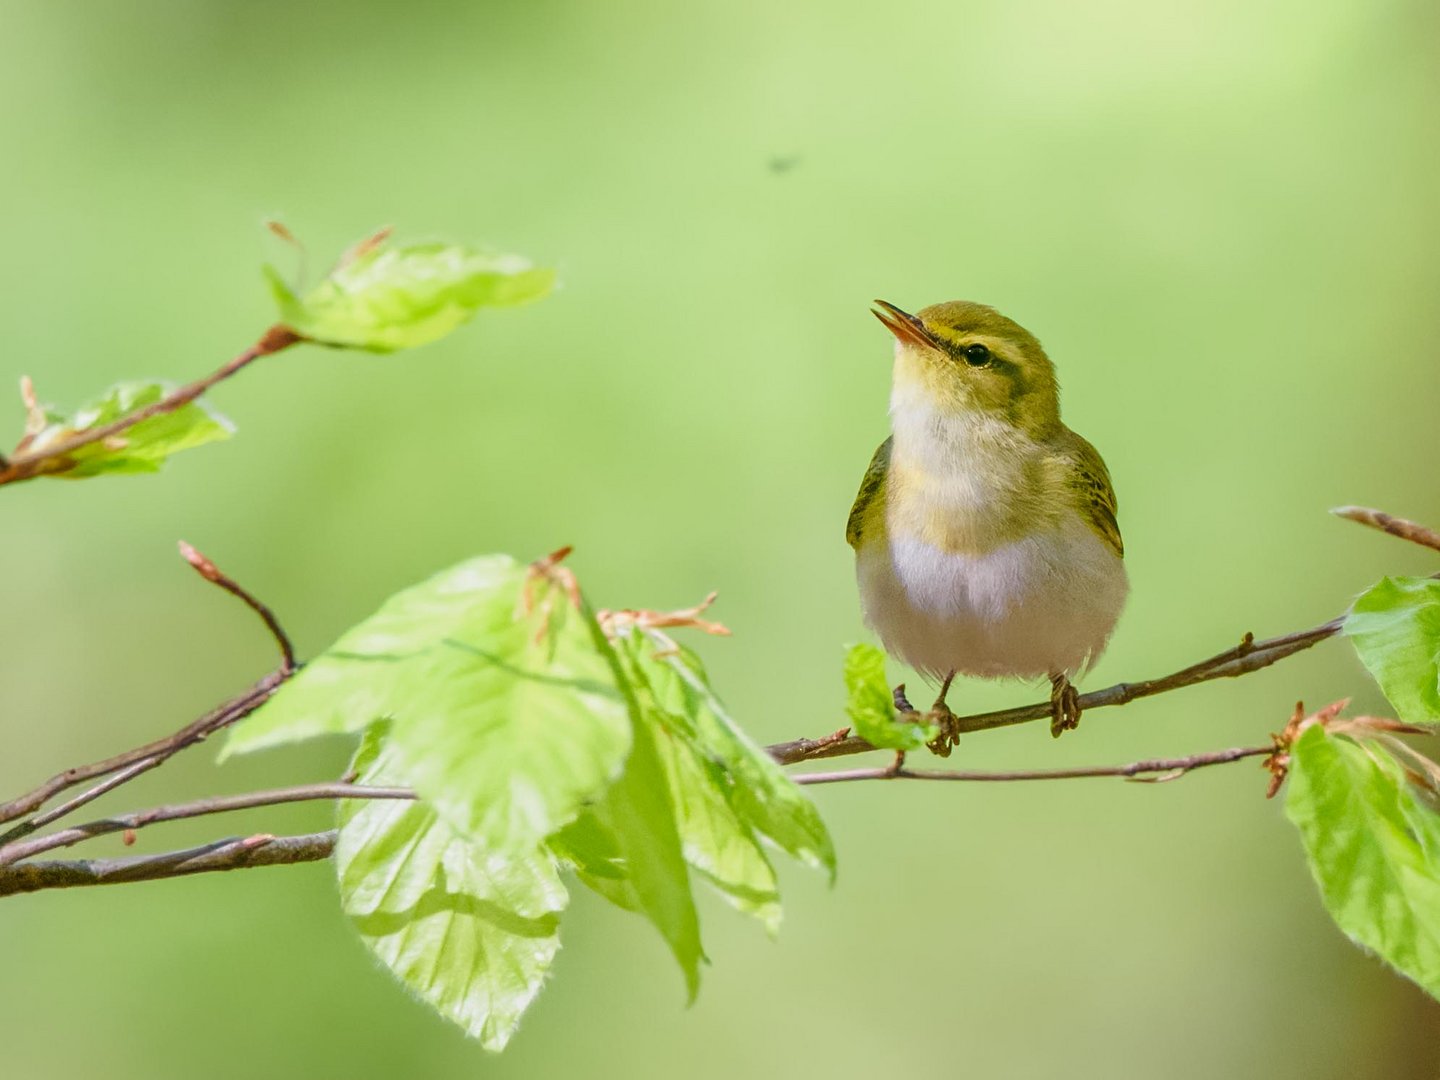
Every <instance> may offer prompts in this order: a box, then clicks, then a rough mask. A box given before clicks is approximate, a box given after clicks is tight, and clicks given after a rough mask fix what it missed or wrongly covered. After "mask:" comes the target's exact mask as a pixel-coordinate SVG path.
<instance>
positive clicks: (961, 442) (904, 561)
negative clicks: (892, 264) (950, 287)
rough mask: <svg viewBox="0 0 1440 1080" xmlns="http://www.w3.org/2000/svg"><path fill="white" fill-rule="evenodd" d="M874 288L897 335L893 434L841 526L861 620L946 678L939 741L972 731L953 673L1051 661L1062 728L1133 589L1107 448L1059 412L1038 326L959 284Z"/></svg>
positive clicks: (1071, 722) (1075, 718) (937, 719)
mask: <svg viewBox="0 0 1440 1080" xmlns="http://www.w3.org/2000/svg"><path fill="white" fill-rule="evenodd" d="M876 305H877V310H875V311H874V315H875V316H876V317H877V318H878V319H879V320H880V321H881V322H882V323H884V324H885V327H886V329H888V330H889V331H890V333H891V334H893V335H894V336H895V366H894V379H893V388H892V391H891V395H890V425H891V431H892V434H891V436H890V438H888V439H886V440H885V441H884V442H883V443H881V444H880V448H879V449H878V450H876V451H875V456H874V458H873V459H872V460H871V462H870V467H869V468H868V469H867V470H866V471H865V477H864V479H863V480H862V481H861V482H860V492H859V494H858V495H857V496H856V497H855V505H854V506H853V507H852V508H851V510H850V520H849V522H848V524H847V526H846V529H845V538H846V540H847V541H849V543H850V546H851V547H853V548H854V549H855V571H856V577H857V580H858V582H859V586H860V599H861V605H862V607H863V609H864V614H865V621H866V623H867V624H869V625H870V626H871V627H872V628H873V629H874V630H875V631H876V632H877V633H878V634H879V636H880V640H881V642H882V644H883V645H884V646H885V649H886V651H887V652H889V653H890V654H891V655H892V656H895V657H897V658H898V659H900V660H902V661H903V662H905V663H906V664H909V665H910V666H911V667H913V668H915V669H916V670H918V671H920V672H922V673H924V674H925V675H927V676H929V677H931V678H935V679H939V680H940V682H941V687H940V696H939V698H938V699H937V700H936V702H935V705H934V706H933V708H932V709H931V711H930V713H929V716H928V719H929V720H930V721H931V722H933V723H936V724H938V725H939V727H940V734H939V736H938V737H937V738H936V739H935V740H934V741H933V742H932V743H931V744H930V748H931V749H932V750H933V751H935V752H936V753H938V754H941V755H942V756H948V755H949V753H950V748H951V747H952V746H954V744H955V741H956V736H957V734H958V732H957V730H956V722H955V715H954V713H952V712H951V711H950V709H949V707H948V706H947V705H946V703H945V697H946V693H947V692H948V691H949V689H950V683H951V680H952V679H953V678H954V677H955V676H956V675H957V674H963V675H979V676H985V677H990V678H996V677H1006V676H1010V677H1019V678H1041V677H1048V678H1049V679H1050V684H1051V693H1050V704H1051V722H1050V731H1051V734H1052V735H1055V736H1057V737H1058V736H1059V735H1060V734H1061V733H1062V732H1064V731H1067V730H1069V729H1072V728H1074V727H1075V726H1076V725H1077V724H1078V723H1079V720H1080V706H1079V700H1078V698H1079V695H1078V694H1077V692H1076V690H1075V688H1074V686H1073V685H1072V683H1071V681H1070V680H1071V679H1072V678H1075V677H1076V676H1077V674H1078V673H1079V672H1081V671H1083V670H1084V669H1085V668H1086V667H1087V666H1088V665H1089V664H1090V663H1092V662H1093V661H1094V660H1095V659H1096V658H1097V657H1098V656H1099V655H1100V652H1101V651H1102V650H1103V649H1104V648H1105V643H1106V641H1107V640H1108V639H1109V637H1110V632H1111V630H1112V629H1114V626H1115V621H1116V619H1118V618H1119V616H1120V609H1121V607H1122V606H1123V605H1124V603H1125V596H1126V593H1127V592H1128V591H1129V584H1128V581H1127V579H1126V576H1125V566H1124V563H1123V561H1122V559H1123V556H1124V552H1125V549H1124V546H1123V544H1122V542H1121V539H1120V527H1119V525H1118V524H1117V523H1116V520H1115V512H1116V511H1115V506H1116V504H1115V491H1114V489H1113V488H1112V487H1111V485H1110V474H1109V472H1108V470H1107V469H1106V468H1105V462H1104V460H1103V459H1102V458H1101V457H1100V454H1099V453H1098V452H1097V451H1096V450H1095V448H1094V447H1093V446H1091V445H1090V444H1089V443H1088V442H1086V441H1085V440H1084V439H1082V438H1081V437H1080V436H1079V435H1077V434H1075V432H1073V431H1071V430H1070V429H1069V428H1068V427H1066V426H1065V425H1064V424H1063V423H1061V421H1060V396H1059V388H1058V386H1057V384H1056V381H1055V368H1054V365H1053V364H1051V362H1050V358H1049V357H1048V356H1046V355H1045V350H1044V349H1043V348H1041V347H1040V342H1039V341H1037V340H1036V339H1035V337H1034V335H1033V334H1031V333H1030V332H1029V331H1028V330H1026V329H1025V328H1024V327H1022V326H1020V325H1019V324H1018V323H1016V322H1013V321H1012V320H1010V319H1008V318H1006V317H1005V316H1004V315H1001V314H1000V313H999V312H998V311H996V310H995V309H993V308H989V307H985V306H984V305H983V304H972V303H969V302H966V301H963V300H956V301H952V302H950V303H946V304H935V305H933V306H931V307H927V308H922V309H921V310H920V311H919V312H918V313H917V314H914V315H911V314H908V313H906V312H904V311H902V310H901V309H900V308H898V307H896V306H895V305H894V304H890V303H886V302H885V301H883V300H877V301H876ZM901 697H902V695H900V694H898V693H897V698H901Z"/></svg>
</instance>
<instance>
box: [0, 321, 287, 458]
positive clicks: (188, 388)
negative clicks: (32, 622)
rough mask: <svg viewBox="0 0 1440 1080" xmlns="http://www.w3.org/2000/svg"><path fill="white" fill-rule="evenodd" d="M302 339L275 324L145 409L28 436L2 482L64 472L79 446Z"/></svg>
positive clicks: (190, 397) (177, 404) (187, 398)
mask: <svg viewBox="0 0 1440 1080" xmlns="http://www.w3.org/2000/svg"><path fill="white" fill-rule="evenodd" d="M300 340H302V339H301V338H300V336H299V335H298V334H296V333H295V332H294V331H293V330H291V329H290V328H289V327H286V326H280V325H276V326H272V327H271V328H270V329H269V330H267V331H266V332H265V334H264V335H263V336H262V337H261V338H260V340H259V341H257V342H256V343H255V344H254V345H251V346H250V348H248V349H246V350H245V351H244V352H242V353H241V354H240V355H239V356H237V357H235V358H234V359H233V360H230V361H229V362H228V363H225V364H223V365H221V366H220V367H219V368H216V369H215V370H214V371H212V372H211V373H210V374H209V375H206V376H204V377H203V378H200V379H196V380H195V381H194V382H191V383H186V384H185V385H184V386H181V387H179V388H177V389H175V390H172V391H171V392H170V393H169V394H166V395H165V396H164V397H163V398H161V399H160V400H159V401H157V402H154V403H153V404H151V405H147V406H145V407H144V408H143V409H136V410H135V411H134V412H132V413H127V414H126V415H124V416H122V417H120V418H119V419H116V420H112V421H111V422H110V423H108V424H101V425H100V426H98V427H92V428H86V429H84V430H83V431H77V432H75V433H74V434H72V435H71V436H70V437H69V438H65V439H60V440H59V441H58V442H53V443H46V444H42V445H39V446H36V445H34V444H33V442H32V441H31V440H30V439H29V438H28V437H27V439H26V440H25V441H24V442H22V444H21V446H20V448H18V449H17V450H16V452H15V453H13V454H11V455H10V458H9V460H8V462H6V464H5V465H4V467H3V468H0V485H3V484H11V483H15V482H17V481H20V480H29V479H31V478H32V477H36V476H41V475H43V474H45V473H53V472H64V471H65V469H66V468H67V467H68V466H67V464H66V462H65V458H66V457H67V456H68V455H70V454H73V453H74V452H75V451H76V450H79V449H81V448H82V447H85V446H90V445H91V444H93V443H97V442H103V441H105V440H106V439H112V438H114V437H115V436H117V435H119V434H120V433H121V432H122V431H126V430H128V429H129V428H132V427H134V426H135V425H136V424H138V423H140V422H141V421H142V420H148V419H150V418H151V417H152V416H160V415H162V414H164V413H169V412H174V411H175V410H176V409H179V408H181V407H183V406H185V405H188V404H190V402H192V401H194V400H195V399H196V398H198V397H199V396H200V395H201V394H203V393H204V392H205V391H206V390H209V389H210V388H211V387H212V386H214V385H215V384H216V383H218V382H221V381H223V380H225V379H228V378H230V376H232V375H234V374H235V373H236V372H238V371H240V370H241V369H242V368H244V367H246V366H247V365H248V364H251V363H253V362H254V361H256V360H258V359H260V357H262V356H269V355H271V354H272V353H277V352H279V351H280V350H281V349H287V348H289V347H290V346H291V345H294V344H295V343H296V342H298V341H300Z"/></svg>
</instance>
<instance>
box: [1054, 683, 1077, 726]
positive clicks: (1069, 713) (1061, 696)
mask: <svg viewBox="0 0 1440 1080" xmlns="http://www.w3.org/2000/svg"><path fill="white" fill-rule="evenodd" d="M1079 726H1080V692H1079V691H1078V690H1076V689H1075V685H1074V684H1073V683H1072V682H1071V681H1070V680H1069V679H1068V678H1066V677H1065V676H1064V675H1051V676H1050V734H1051V736H1052V737H1054V738H1056V739H1058V738H1059V737H1060V736H1061V735H1063V734H1065V732H1067V731H1074V730H1075V729H1076V728H1077V727H1079Z"/></svg>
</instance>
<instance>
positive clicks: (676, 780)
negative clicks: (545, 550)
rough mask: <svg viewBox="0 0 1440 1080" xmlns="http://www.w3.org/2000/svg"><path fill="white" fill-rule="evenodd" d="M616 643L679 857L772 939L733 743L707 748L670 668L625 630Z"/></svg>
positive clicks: (772, 881)
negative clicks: (662, 783)
mask: <svg viewBox="0 0 1440 1080" xmlns="http://www.w3.org/2000/svg"><path fill="white" fill-rule="evenodd" d="M616 644H617V651H618V653H619V655H620V657H621V658H622V661H623V664H624V669H625V673H626V675H627V677H628V678H629V680H630V682H631V685H632V687H633V688H634V690H635V694H636V698H637V701H638V702H639V704H640V708H641V710H642V711H643V712H645V713H646V715H648V716H649V717H651V718H652V720H653V721H654V725H653V727H654V731H655V735H656V738H655V744H656V750H657V752H658V753H659V755H660V759H661V761H662V763H663V764H664V768H665V775H666V778H667V782H668V788H669V791H670V797H671V801H672V803H673V804H674V809H675V820H676V824H677V827H678V828H679V831H680V838H681V841H682V847H683V850H684V854H685V860H686V861H687V862H688V863H689V864H690V866H691V867H692V868H693V869H695V870H696V871H697V872H698V873H699V874H700V876H701V877H702V878H704V879H705V880H707V881H708V882H710V884H711V885H713V886H714V887H715V888H716V889H717V890H718V891H719V892H720V894H721V895H722V896H724V897H725V899H726V900H727V901H728V902H729V903H730V904H732V905H733V906H734V907H735V908H737V909H738V910H740V911H743V912H745V913H746V914H749V915H753V916H755V917H756V918H757V919H759V920H760V921H761V922H762V923H763V924H764V926H765V928H766V929H767V930H769V931H770V932H771V933H772V934H773V933H774V932H775V931H776V930H777V929H778V928H779V925H780V915H781V909H780V889H779V882H778V881H777V880H776V877H775V869H774V867H773V866H771V864H770V860H769V858H768V857H767V856H766V854H765V851H764V849H763V848H762V847H761V846H760V840H759V838H758V836H757V834H756V832H755V830H754V829H753V828H752V826H751V824H750V822H749V821H748V820H747V819H746V817H745V810H746V803H745V801H744V800H742V799H741V798H739V797H738V796H737V791H738V786H739V781H738V780H737V778H736V776H735V774H734V773H733V772H732V771H731V769H730V768H729V767H728V766H727V764H726V761H725V754H726V753H727V752H730V753H733V750H734V747H733V745H731V744H729V743H728V742H727V743H722V745H720V746H713V745H709V744H707V742H706V741H705V740H704V739H703V738H702V737H701V735H700V732H699V730H698V729H697V728H696V725H695V722H694V719H693V718H692V716H691V715H689V714H688V713H687V712H685V711H683V710H685V709H687V708H688V707H689V706H690V704H691V700H692V699H691V698H690V697H689V696H687V695H686V693H685V687H684V684H683V683H682V682H681V680H680V677H679V675H678V674H677V673H676V672H675V670H674V668H672V667H671V666H670V665H669V664H668V663H665V662H664V661H663V659H656V655H657V647H656V645H655V643H654V642H652V641H650V640H648V639H647V638H645V637H644V635H642V634H641V633H640V632H639V631H638V630H632V631H630V632H628V633H627V634H625V635H623V636H622V637H621V638H620V639H619V640H618V642H617V643H616ZM661 655H662V656H663V655H664V650H662V651H661ZM696 663H698V661H696ZM757 750H758V748H757ZM758 752H759V753H763V751H758ZM817 857H818V856H817Z"/></svg>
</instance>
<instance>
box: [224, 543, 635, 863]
mask: <svg viewBox="0 0 1440 1080" xmlns="http://www.w3.org/2000/svg"><path fill="white" fill-rule="evenodd" d="M597 634H598V629H596V628H595V627H594V620H593V619H592V618H591V617H590V616H589V614H588V613H586V612H583V611H580V610H577V609H576V608H574V607H573V606H572V605H571V603H570V600H569V598H568V597H567V596H566V595H565V593H564V590H563V589H561V588H560V587H559V586H557V585H555V584H552V583H551V582H550V581H548V580H545V579H543V578H534V577H533V576H532V575H531V574H530V572H529V570H528V568H527V567H525V566H523V565H521V564H519V563H516V562H515V561H514V560H512V559H509V558H507V557H503V556H487V557H482V558H477V559H471V560H469V561H467V562H464V563H461V564H459V565H458V566H455V567H452V568H451V569H449V570H447V571H444V572H443V573H441V574H438V575H436V576H435V577H433V578H431V579H430V580H428V581H426V582H423V583H421V584H419V585H416V586H414V587H412V588H410V589H406V590H405V591H403V592H401V593H398V594H396V595H395V596H393V597H391V599H390V600H388V601H386V603H385V604H384V605H383V606H382V607H381V608H380V610H379V611H378V612H376V613H375V614H374V615H373V616H371V617H370V618H369V619H366V620H365V621H364V622H362V623H360V624H359V625H358V626H356V627H354V628H353V629H351V630H350V631H348V632H347V633H345V634H344V635H343V636H342V637H341V638H340V640H339V641H337V642H336V643H335V644H334V645H333V646H331V647H330V648H329V649H327V650H326V651H325V652H324V653H322V654H321V655H320V656H318V657H316V658H315V660H313V661H311V662H310V663H309V664H308V665H306V667H305V668H304V669H303V670H302V671H301V672H300V673H299V674H298V675H296V676H295V678H294V679H292V680H291V681H290V682H289V683H287V684H286V685H285V686H284V687H282V688H281V689H280V691H279V692H278V693H277V694H276V695H275V696H274V697H273V698H272V699H271V700H270V701H269V702H268V703H266V705H265V706H264V707H262V708H261V709H260V710H258V711H257V712H256V713H255V714H254V715H253V716H251V717H250V718H248V719H247V720H245V721H244V722H242V723H241V724H240V725H239V726H238V727H237V728H236V729H235V731H234V733H233V734H232V736H231V740H230V744H229V746H228V747H227V752H235V751H247V750H254V749H257V748H260V747H264V746H273V745H276V744H279V743H285V742H291V741H294V740H296V739H301V738H306V737H309V736H313V735H319V734H325V733H330V732H353V731H358V730H360V729H361V728H364V727H366V726H368V725H369V724H370V723H371V722H372V721H374V720H375V719H378V718H380V717H386V716H388V717H392V718H394V721H395V725H394V731H393V734H392V736H391V741H392V742H393V744H394V748H395V751H396V752H397V753H398V754H400V755H402V756H403V757H404V760H405V767H406V771H407V773H408V774H409V775H410V776H411V777H412V779H413V782H414V784H415V786H416V787H417V789H418V790H419V791H420V792H421V794H422V795H424V797H425V798H426V800H427V801H428V802H429V803H430V804H431V805H433V806H434V807H435V809H436V810H438V811H439V812H440V814H441V816H442V817H443V818H444V819H445V820H446V822H447V823H448V824H449V825H451V826H452V827H453V828H455V829H456V830H458V831H459V832H461V833H463V834H465V835H466V836H467V837H469V838H470V839H472V840H474V841H475V842H476V843H478V844H481V845H482V846H484V847H486V848H487V849H494V850H499V849H504V848H506V847H518V848H520V849H526V848H528V847H530V846H533V845H534V844H535V843H538V842H539V841H540V840H541V839H543V838H544V837H546V836H549V835H550V834H551V833H553V832H555V831H556V830H557V829H559V828H560V827H561V826H563V825H565V824H566V823H567V822H569V821H571V820H573V819H574V817H575V816H576V814H578V813H579V811H580V809H581V807H582V806H583V805H584V804H586V803H587V802H589V801H591V800H593V799H594V798H596V797H597V796H598V795H599V794H600V793H601V792H602V791H603V790H604V789H605V787H606V786H607V785H608V784H609V783H610V782H611V781H612V780H614V779H615V777H616V776H618V775H619V773H620V770H621V767H622V764H623V762H624V760H625V755H626V752H627V751H628V749H629V745H630V720H629V716H628V711H627V706H626V703H625V700H624V698H623V696H622V694H621V692H620V690H619V688H618V687H617V686H616V682H615V674H614V671H613V669H612V667H611V664H610V662H609V660H608V659H607V658H606V656H605V655H604V654H603V652H602V651H601V650H600V649H597V647H596V644H595V638H596V635H597Z"/></svg>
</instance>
